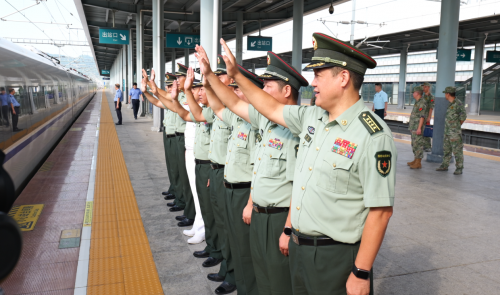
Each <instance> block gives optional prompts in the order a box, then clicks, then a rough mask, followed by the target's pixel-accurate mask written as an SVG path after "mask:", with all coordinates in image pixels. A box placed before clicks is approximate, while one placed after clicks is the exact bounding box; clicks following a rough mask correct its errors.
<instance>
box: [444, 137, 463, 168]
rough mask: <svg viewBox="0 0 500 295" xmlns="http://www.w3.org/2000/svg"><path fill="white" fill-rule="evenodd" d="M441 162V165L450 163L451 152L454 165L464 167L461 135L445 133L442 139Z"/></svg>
mask: <svg viewBox="0 0 500 295" xmlns="http://www.w3.org/2000/svg"><path fill="white" fill-rule="evenodd" d="M443 152H444V154H443V163H442V164H441V166H442V167H448V166H449V165H450V160H451V154H452V153H453V154H454V155H455V161H456V163H455V165H456V167H457V169H464V144H463V142H462V135H461V134H457V135H445V136H444V140H443Z"/></svg>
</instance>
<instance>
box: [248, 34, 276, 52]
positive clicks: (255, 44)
mask: <svg viewBox="0 0 500 295" xmlns="http://www.w3.org/2000/svg"><path fill="white" fill-rule="evenodd" d="M247 50H254V51H273V37H262V36H248V37H247Z"/></svg>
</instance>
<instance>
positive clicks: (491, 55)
mask: <svg viewBox="0 0 500 295" xmlns="http://www.w3.org/2000/svg"><path fill="white" fill-rule="evenodd" d="M486 62H494V63H499V62H500V51H486Z"/></svg>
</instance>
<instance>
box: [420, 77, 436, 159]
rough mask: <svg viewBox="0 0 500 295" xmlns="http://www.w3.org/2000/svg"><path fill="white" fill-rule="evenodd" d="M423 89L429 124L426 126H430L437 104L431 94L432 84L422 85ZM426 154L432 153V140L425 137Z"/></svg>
mask: <svg viewBox="0 0 500 295" xmlns="http://www.w3.org/2000/svg"><path fill="white" fill-rule="evenodd" d="M422 88H423V89H424V95H423V98H424V99H425V100H426V101H427V113H428V116H427V122H426V124H427V125H429V124H430V123H431V118H432V111H433V110H434V106H435V105H436V103H435V102H434V95H432V94H431V84H430V83H428V82H425V83H424V84H422ZM424 143H425V144H424V152H430V151H431V148H432V146H431V138H430V137H424Z"/></svg>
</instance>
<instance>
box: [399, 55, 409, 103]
mask: <svg viewBox="0 0 500 295" xmlns="http://www.w3.org/2000/svg"><path fill="white" fill-rule="evenodd" d="M407 61H408V48H405V49H402V50H401V56H400V58H399V85H398V109H404V107H405V94H406V65H407Z"/></svg>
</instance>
